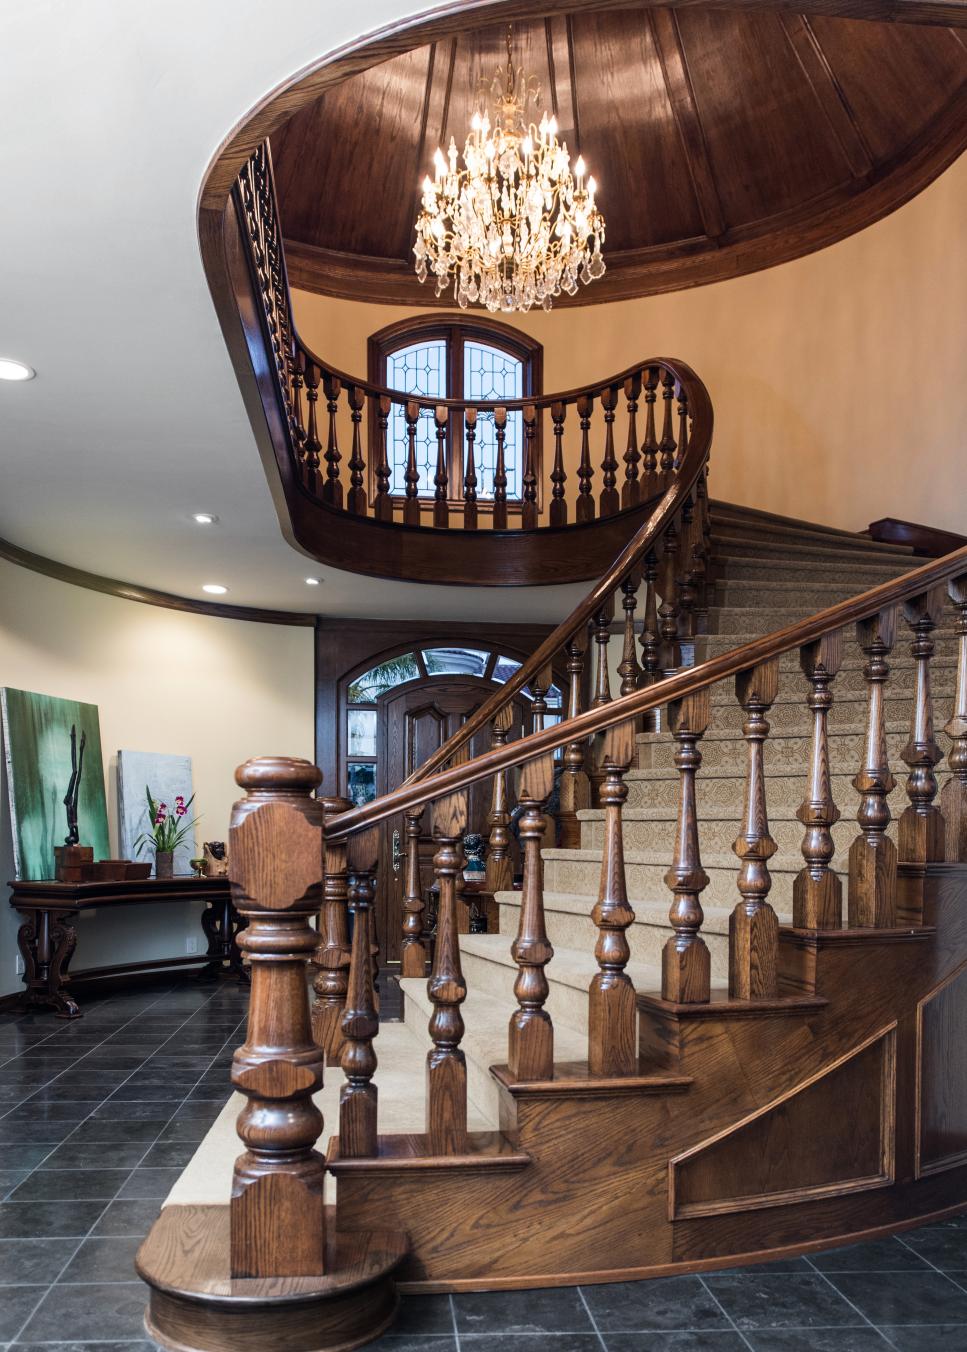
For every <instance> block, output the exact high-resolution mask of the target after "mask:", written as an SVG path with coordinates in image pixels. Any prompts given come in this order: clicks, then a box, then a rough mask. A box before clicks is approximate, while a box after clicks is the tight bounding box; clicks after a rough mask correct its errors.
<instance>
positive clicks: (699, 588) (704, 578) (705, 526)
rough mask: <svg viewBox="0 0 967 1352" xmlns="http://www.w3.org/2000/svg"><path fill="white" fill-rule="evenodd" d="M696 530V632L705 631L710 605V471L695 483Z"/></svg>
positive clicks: (704, 471)
mask: <svg viewBox="0 0 967 1352" xmlns="http://www.w3.org/2000/svg"><path fill="white" fill-rule="evenodd" d="M695 516H696V520H697V522H698V524H697V526H696V530H695V541H696V545H695V549H696V558H697V573H698V576H697V579H696V584H695V632H696V633H705V632H706V629H707V620H708V606H709V556H710V554H711V551H712V522H711V517H710V515H709V506H708V471H707V469H704V470H702V472H701V474H700V475H699V476H698V480H697V481H696V484H695Z"/></svg>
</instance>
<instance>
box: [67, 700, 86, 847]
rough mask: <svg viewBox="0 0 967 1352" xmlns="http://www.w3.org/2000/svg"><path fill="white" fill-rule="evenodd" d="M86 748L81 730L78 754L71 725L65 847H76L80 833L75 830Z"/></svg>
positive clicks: (75, 728)
mask: <svg viewBox="0 0 967 1352" xmlns="http://www.w3.org/2000/svg"><path fill="white" fill-rule="evenodd" d="M86 746H87V733H86V732H85V731H84V730H83V728H82V729H81V745H80V751H79V752H78V746H77V726H76V724H74V723H72V724H71V777H70V782H69V783H68V785H67V792H66V793H65V794H64V807H65V808H66V809H67V835H66V836H65V837H64V844H65V845H77V844H78V843H79V842H80V838H81V837H80V832H79V831H78V829H77V800H78V798H79V797H80V792H81V776H82V775H83V773H84V748H85V747H86Z"/></svg>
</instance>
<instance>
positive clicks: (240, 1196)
mask: <svg viewBox="0 0 967 1352" xmlns="http://www.w3.org/2000/svg"><path fill="white" fill-rule="evenodd" d="M235 779H236V782H237V783H238V784H239V785H241V787H242V788H243V789H245V790H246V796H245V798H243V799H241V800H240V801H239V802H237V803H236V804H235V807H234V808H233V810H232V823H231V831H230V835H229V853H230V858H231V878H232V896H233V900H234V903H235V907H236V909H237V910H238V911H239V913H240V914H241V915H243V916H244V917H245V919H246V920H247V921H248V926H247V928H246V929H245V930H243V931H242V933H241V934H240V936H239V947H240V948H241V949H242V950H243V952H244V953H246V954H247V955H248V958H249V961H250V963H251V973H252V992H251V1003H250V1005H249V1018H248V1035H247V1037H246V1040H245V1043H244V1045H243V1046H242V1047H240V1048H239V1049H238V1051H237V1052H236V1053H235V1059H234V1062H233V1065H232V1082H233V1084H234V1085H235V1087H236V1088H237V1089H239V1090H240V1091H241V1092H242V1093H243V1094H245V1095H246V1096H247V1098H248V1103H247V1104H246V1105H245V1107H244V1108H243V1109H242V1111H241V1113H240V1114H239V1118H238V1134H239V1136H240V1137H241V1139H242V1141H243V1143H244V1145H245V1147H246V1149H245V1153H244V1154H242V1155H240V1156H239V1157H238V1159H237V1160H236V1161H235V1175H234V1179H233V1182H232V1200H231V1273H232V1276H233V1277H288V1276H303V1277H306V1276H318V1275H320V1274H322V1273H323V1272H324V1271H325V1253H326V1237H325V1206H324V1198H323V1184H324V1179H325V1172H326V1162H325V1159H324V1158H323V1156H322V1155H321V1154H319V1153H318V1152H316V1151H315V1150H314V1149H313V1147H314V1145H315V1143H316V1140H317V1139H318V1137H319V1135H320V1133H321V1131H322V1114H321V1113H320V1112H319V1110H318V1108H316V1106H315V1104H314V1103H313V1101H312V1095H313V1094H314V1093H315V1092H316V1091H317V1090H318V1089H320V1088H321V1087H322V1071H323V1062H324V1053H323V1051H322V1048H320V1047H318V1046H317V1045H316V1043H315V1041H314V1039H313V1036H312V1028H311V1025H310V1020H309V996H308V989H307V984H306V959H307V958H308V957H309V956H310V955H311V953H312V952H313V949H314V948H315V942H316V936H315V934H314V933H313V931H312V929H311V928H310V926H309V920H310V917H311V916H312V915H313V914H315V912H317V911H318V910H319V904H320V900H321V893H322V879H323V836H324V830H323V807H322V804H321V803H320V802H318V801H317V800H316V799H314V798H312V797H310V794H311V793H312V791H313V789H315V788H316V786H317V785H318V784H319V782H320V780H321V779H322V776H321V774H320V773H319V771H318V770H317V769H316V767H315V766H314V765H311V764H310V763H309V761H305V760H291V759H288V758H286V757H271V756H266V757H260V758H259V759H256V760H250V761H246V763H245V764H244V765H243V766H241V767H240V769H239V770H238V771H237V772H236V775H235Z"/></svg>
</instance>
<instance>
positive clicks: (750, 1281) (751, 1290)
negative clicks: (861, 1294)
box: [705, 1273, 864, 1331]
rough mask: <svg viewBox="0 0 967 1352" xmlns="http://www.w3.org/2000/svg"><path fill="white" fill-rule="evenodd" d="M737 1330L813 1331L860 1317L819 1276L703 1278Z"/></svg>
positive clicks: (851, 1322)
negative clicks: (777, 1329) (811, 1329)
mask: <svg viewBox="0 0 967 1352" xmlns="http://www.w3.org/2000/svg"><path fill="white" fill-rule="evenodd" d="M705 1280H706V1281H707V1282H708V1287H709V1290H710V1291H711V1292H712V1294H713V1295H714V1296H715V1298H716V1300H718V1301H719V1302H720V1303H721V1305H722V1307H723V1309H724V1310H725V1311H726V1313H727V1314H728V1315H729V1317H730V1318H731V1319H732V1320H734V1321H735V1324H736V1326H737V1327H738V1328H740V1329H742V1330H743V1331H745V1330H747V1329H774V1328H813V1327H824V1326H825V1327H829V1326H840V1325H848V1324H862V1323H863V1322H864V1321H863V1318H862V1316H860V1315H858V1314H857V1313H856V1311H855V1310H853V1309H851V1307H850V1305H849V1303H848V1302H847V1301H846V1300H844V1299H843V1297H842V1296H841V1295H839V1294H838V1293H837V1292H836V1291H834V1290H833V1288H832V1287H831V1286H830V1285H829V1283H828V1282H827V1281H826V1279H825V1278H824V1277H820V1276H819V1275H812V1276H801V1275H800V1274H799V1273H781V1274H768V1273H760V1274H757V1275H754V1276H748V1277H716V1276H714V1275H712V1274H710V1275H709V1276H708V1277H706V1279H705Z"/></svg>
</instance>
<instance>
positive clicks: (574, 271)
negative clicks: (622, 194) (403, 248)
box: [413, 33, 605, 312]
mask: <svg viewBox="0 0 967 1352" xmlns="http://www.w3.org/2000/svg"><path fill="white" fill-rule="evenodd" d="M491 93H492V96H493V99H494V105H495V108H494V122H493V126H492V127H491V123H490V118H489V116H488V114H487V113H486V112H484V113H480V112H475V113H474V115H473V118H472V119H471V122H470V135H469V136H468V137H467V141H466V144H465V146H464V148H463V168H462V169H460V168H458V167H457V146H456V142H455V141H454V140H453V138H452V137H451V138H450V146H449V150H448V153H447V155H446V156H444V154H443V152H442V151H441V150H439V149H438V150H437V152H436V155H435V156H434V172H435V178H433V179H431V178H430V177H429V176H427V177H426V178H425V179H424V180H423V209H422V211H421V212H420V214H419V216H418V217H417V221H416V244H415V245H414V246H413V253H414V254H415V256H416V274H417V276H418V277H419V279H420V281H421V282H425V281H426V279H427V277H428V276H430V275H431V274H432V276H433V277H435V278H436V293H437V295H438V296H440V295H442V294H443V292H444V291H445V290H446V288H447V286H448V285H449V279H450V275H451V273H452V274H453V294H454V297H455V299H456V301H457V304H458V305H459V306H460V308H461V310H465V309H466V308H467V306H468V305H471V304H473V303H474V302H476V301H479V302H480V304H481V305H485V306H486V307H487V309H488V310H491V311H496V310H503V311H506V312H510V311H514V310H520V311H525V312H526V311H527V310H529V309H530V308H531V306H532V305H536V304H540V305H542V306H543V307H544V309H545V310H549V309H550V308H551V304H552V301H553V298H554V297H555V296H559V295H560V294H561V292H562V291H564V292H566V293H567V294H568V295H569V296H573V295H574V293H575V291H577V289H578V282H579V281H581V282H590V281H591V280H592V278H595V277H601V276H602V275H603V274H604V270H605V265H604V259H603V258H602V257H601V245H602V244H603V243H604V218H603V216H602V215H601V213H600V211H598V209H597V208H596V206H595V204H594V195H595V192H596V191H597V184H596V183H595V181H594V179H593V178H592V177H590V176H588V174H587V171H586V168H585V164H584V160H583V159H582V158H581V157H580V156H579V157H578V159H577V160H576V162H575V164H574V170H573V174H572V170H571V157H570V155H569V154H568V149H567V142H566V141H565V142H561V141H558V139H557V119H556V118H555V117H553V116H552V117H548V115H547V113H546V112H544V113H543V114H542V115H541V120H540V124H539V125H537V126H535V124H534V123H533V122H530V123H528V122H527V107H528V104H531V103H534V104H536V103H537V101H538V99H539V98H540V90H539V87H538V85H537V83H536V82H535V81H534V80H529V79H528V78H527V77H526V76H525V74H524V71H523V69H522V68H518V69H515V67H514V63H513V56H512V50H511V34H510V33H508V35H507V64H506V66H505V67H504V68H503V69H498V70H497V73H496V75H495V76H494V80H493V84H492V86H491Z"/></svg>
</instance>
